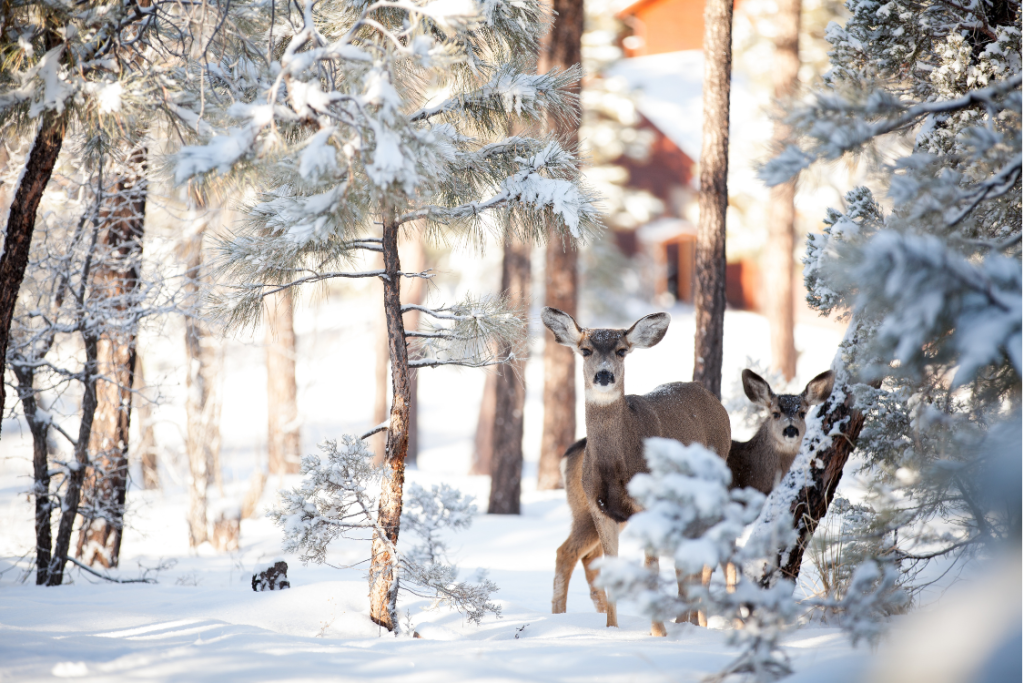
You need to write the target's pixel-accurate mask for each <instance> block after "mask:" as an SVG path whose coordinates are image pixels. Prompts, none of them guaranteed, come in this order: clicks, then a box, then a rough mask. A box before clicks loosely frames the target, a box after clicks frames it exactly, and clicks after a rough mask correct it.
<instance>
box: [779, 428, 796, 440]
mask: <svg viewBox="0 0 1024 683" xmlns="http://www.w3.org/2000/svg"><path fill="white" fill-rule="evenodd" d="M782 435H783V436H784V437H786V438H787V439H795V438H796V437H798V436H799V435H800V431H799V430H798V429H797V428H796V427H794V426H793V425H789V426H788V427H786V428H785V429H783V430H782Z"/></svg>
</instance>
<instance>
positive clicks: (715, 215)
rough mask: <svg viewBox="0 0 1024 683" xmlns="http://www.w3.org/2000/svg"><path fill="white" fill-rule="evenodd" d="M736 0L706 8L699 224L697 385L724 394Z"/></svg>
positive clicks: (713, 1) (715, 0)
mask: <svg viewBox="0 0 1024 683" xmlns="http://www.w3.org/2000/svg"><path fill="white" fill-rule="evenodd" d="M732 5H733V3H732V0H706V4H705V5H704V125H703V134H702V138H701V152H700V200H699V204H700V225H699V227H698V230H697V255H696V260H697V274H696V288H695V291H694V305H695V309H696V310H695V317H696V327H697V334H696V337H695V339H694V362H693V381H695V382H698V383H700V384H701V385H702V386H704V388H706V389H707V390H708V391H710V392H711V393H713V394H714V395H715V396H718V397H721V395H722V337H723V334H724V328H725V213H726V209H727V208H728V205H729V190H728V185H727V179H728V175H729V90H730V79H731V76H732Z"/></svg>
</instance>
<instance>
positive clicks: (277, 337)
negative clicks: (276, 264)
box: [264, 289, 302, 474]
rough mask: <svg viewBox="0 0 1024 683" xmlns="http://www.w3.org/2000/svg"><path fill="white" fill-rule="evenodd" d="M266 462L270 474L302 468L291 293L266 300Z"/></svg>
mask: <svg viewBox="0 0 1024 683" xmlns="http://www.w3.org/2000/svg"><path fill="white" fill-rule="evenodd" d="M264 303H265V304H266V313H267V316H266V332H267V336H266V345H267V461H268V469H269V471H270V473H271V474H295V473H297V472H298V471H299V466H300V465H301V464H302V444H301V438H300V437H301V435H300V433H299V408H298V403H297V398H298V391H297V388H296V384H295V324H294V317H293V310H292V290H291V289H286V290H284V291H281V292H278V293H277V294H273V295H271V296H269V297H267V298H266V299H265V300H264Z"/></svg>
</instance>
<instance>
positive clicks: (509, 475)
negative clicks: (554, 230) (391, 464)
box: [487, 240, 530, 515]
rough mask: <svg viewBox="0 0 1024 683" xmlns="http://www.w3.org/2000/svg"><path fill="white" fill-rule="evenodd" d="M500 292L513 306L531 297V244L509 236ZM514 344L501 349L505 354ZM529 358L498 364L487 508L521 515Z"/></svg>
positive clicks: (506, 243) (497, 511)
mask: <svg viewBox="0 0 1024 683" xmlns="http://www.w3.org/2000/svg"><path fill="white" fill-rule="evenodd" d="M501 292H502V295H503V296H505V297H507V298H508V300H509V303H510V304H511V305H512V306H516V307H520V308H523V309H525V308H526V306H527V304H528V302H529V300H530V247H529V245H527V244H523V243H521V242H516V241H513V240H508V241H506V242H505V254H504V257H503V258H502V268H501ZM511 352H512V347H511V346H505V347H504V348H502V349H501V350H500V353H501V355H502V357H507V356H508V355H509V354H510V353H511ZM525 368H526V358H525V357H524V358H517V359H516V360H515V361H512V362H510V363H502V364H501V365H499V366H498V372H497V377H496V380H495V400H494V429H493V431H492V437H493V444H494V445H493V447H492V456H491V457H492V459H491V496H490V500H489V502H488V504H487V512H488V513H490V514H498V515H518V514H519V497H520V493H521V490H522V479H523V406H524V404H525V403H526V383H525V377H524V370H525Z"/></svg>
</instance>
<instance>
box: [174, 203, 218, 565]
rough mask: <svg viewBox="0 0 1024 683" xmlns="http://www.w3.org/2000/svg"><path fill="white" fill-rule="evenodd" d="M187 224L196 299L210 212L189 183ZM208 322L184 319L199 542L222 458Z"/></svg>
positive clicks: (193, 525) (192, 512)
mask: <svg viewBox="0 0 1024 683" xmlns="http://www.w3.org/2000/svg"><path fill="white" fill-rule="evenodd" d="M189 214H190V215H189V226H188V229H187V230H188V232H187V233H186V235H185V239H184V243H183V244H182V252H183V254H182V255H183V257H184V260H185V268H186V280H185V285H184V289H185V291H186V293H187V294H188V295H189V296H190V297H191V298H192V300H193V301H194V302H196V303H198V302H199V299H200V297H201V292H202V277H203V236H204V235H205V234H206V230H207V228H208V227H209V222H210V215H209V212H208V208H207V206H206V202H205V199H204V198H203V197H202V196H201V195H200V194H199V191H198V190H197V189H195V188H189ZM212 344H213V340H212V339H211V338H210V331H209V329H208V328H207V324H206V322H205V321H204V320H203V319H202V317H201V316H200V315H199V314H198V312H197V313H196V314H195V315H190V316H188V317H186V318H185V350H186V354H187V358H188V366H187V379H186V388H187V391H186V399H185V414H186V421H187V423H188V424H187V434H186V445H185V450H186V451H187V453H188V462H189V509H188V525H189V543H190V544H191V546H192V547H196V546H198V545H200V544H202V543H203V542H205V541H206V540H208V536H209V532H208V525H207V514H206V501H207V488H208V486H209V483H210V478H211V466H216V464H217V462H218V461H219V454H218V453H216V452H215V451H216V450H219V446H220V425H219V424H218V422H219V417H220V410H219V405H218V398H217V395H216V374H217V362H216V359H215V358H214V355H215V351H214V349H213V348H211V347H212Z"/></svg>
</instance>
